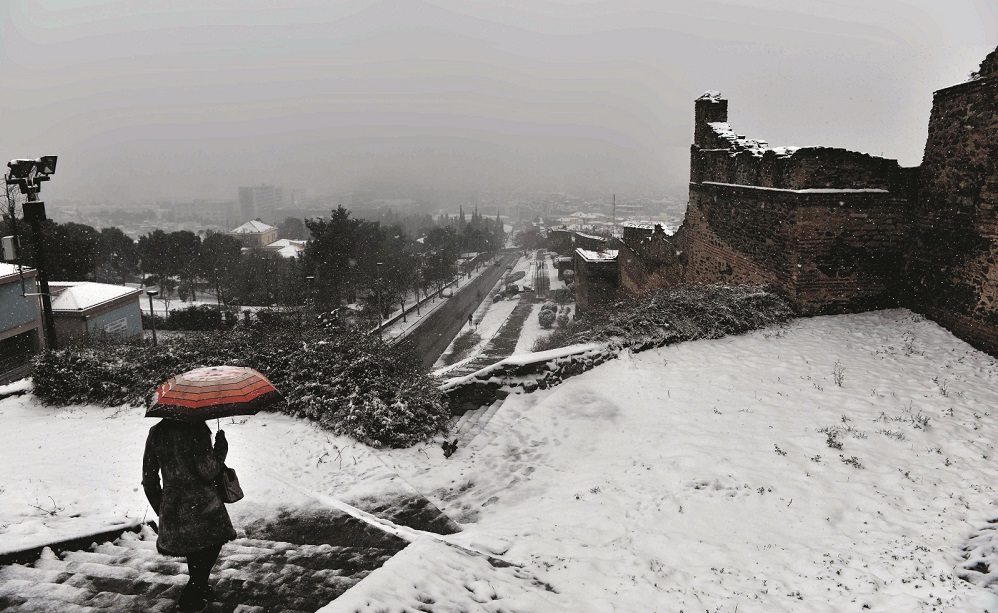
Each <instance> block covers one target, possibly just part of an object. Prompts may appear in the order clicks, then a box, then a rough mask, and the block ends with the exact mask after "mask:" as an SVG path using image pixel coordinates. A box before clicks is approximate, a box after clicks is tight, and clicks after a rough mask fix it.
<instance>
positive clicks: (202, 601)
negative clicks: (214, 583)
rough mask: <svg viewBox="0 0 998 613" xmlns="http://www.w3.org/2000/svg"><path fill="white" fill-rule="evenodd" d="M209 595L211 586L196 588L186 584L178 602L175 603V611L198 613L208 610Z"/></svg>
mask: <svg viewBox="0 0 998 613" xmlns="http://www.w3.org/2000/svg"><path fill="white" fill-rule="evenodd" d="M211 595H212V589H211V586H205V587H196V586H194V585H193V584H192V583H190V582H188V583H187V587H185V588H184V593H183V594H182V595H181V596H180V600H179V601H177V611H179V612H180V613H200V612H201V611H204V610H205V609H207V608H208V603H209V602H210V599H211Z"/></svg>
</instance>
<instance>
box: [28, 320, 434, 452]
mask: <svg viewBox="0 0 998 613" xmlns="http://www.w3.org/2000/svg"><path fill="white" fill-rule="evenodd" d="M221 364H232V365H236V366H249V367H250V368H255V369H256V370H259V371H260V372H262V373H263V374H264V375H266V376H267V378H268V379H270V381H271V383H273V384H274V386H275V387H276V388H277V389H278V390H280V391H281V393H282V394H284V397H285V400H286V402H285V403H282V404H281V405H279V406H278V407H277V408H278V409H279V410H281V411H283V412H285V413H288V414H290V415H295V416H299V417H305V418H308V419H312V420H315V421H317V422H319V423H320V424H321V425H322V426H323V427H325V428H328V429H330V430H333V431H334V432H336V433H338V434H345V435H348V436H352V437H354V438H356V439H358V440H360V441H362V442H364V443H366V444H369V445H372V446H389V447H405V446H409V445H413V444H415V443H418V442H420V441H423V440H425V439H427V438H429V437H430V436H432V435H434V434H436V433H437V432H439V431H441V430H442V429H443V428H444V427H445V424H446V420H447V417H448V413H447V411H446V409H445V407H444V405H443V404H442V402H441V399H440V392H439V391H438V390H437V388H436V381H435V380H434V379H432V378H431V377H429V376H427V375H425V374H424V373H422V372H421V371H420V370H419V369H418V364H419V360H416V359H414V358H413V357H412V356H411V355H410V353H409V352H408V351H407V350H405V349H401V348H398V347H395V346H390V345H385V344H384V343H383V342H382V341H381V340H380V339H378V338H376V337H371V336H367V335H364V334H356V333H346V332H341V331H337V330H322V329H314V330H306V331H301V332H288V331H287V330H284V331H280V330H270V329H266V328H252V329H244V330H239V329H237V330H236V331H233V332H228V333H202V334H192V335H186V336H183V337H177V338H176V339H170V340H169V341H167V342H163V343H161V344H160V345H159V346H158V347H147V346H143V345H99V344H95V345H87V346H82V347H73V348H67V349H61V350H58V351H46V352H43V353H42V354H40V355H39V356H38V357H37V358H36V359H35V372H34V384H35V394H36V396H37V397H38V398H40V399H41V400H43V401H44V402H46V403H49V404H56V405H66V404H78V403H79V404H82V403H90V404H102V405H107V406H113V405H118V404H125V403H128V404H133V405H143V404H146V403H148V402H149V400H150V399H151V397H152V393H153V391H154V390H155V387H156V385H158V384H159V383H160V382H162V381H165V380H166V379H168V378H170V377H172V376H174V375H176V374H178V373H181V372H184V371H187V370H190V369H192V368H197V367H200V366H214V365H221Z"/></svg>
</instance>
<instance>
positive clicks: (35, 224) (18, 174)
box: [4, 155, 58, 349]
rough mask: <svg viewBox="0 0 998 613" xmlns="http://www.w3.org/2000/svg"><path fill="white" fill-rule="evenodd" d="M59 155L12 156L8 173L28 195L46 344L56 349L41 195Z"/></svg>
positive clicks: (26, 211)
mask: <svg viewBox="0 0 998 613" xmlns="http://www.w3.org/2000/svg"><path fill="white" fill-rule="evenodd" d="M57 160H58V157H57V156H54V155H44V156H42V157H40V158H38V159H37V160H23V159H19V160H11V161H9V162H7V168H9V169H10V171H9V172H8V173H7V175H6V176H5V177H4V180H5V181H6V183H7V185H16V186H17V187H18V188H19V189H20V190H21V193H22V194H24V195H26V196H27V197H28V198H27V202H25V203H24V219H25V221H27V222H28V224H29V225H30V226H31V241H32V243H34V251H35V270H37V271H38V289H39V295H40V296H41V297H42V317H43V320H44V324H45V336H46V341H47V342H46V345H47V346H48V347H49V348H50V349H56V337H55V318H54V317H53V316H52V298H51V296H49V278H48V274H47V273H46V271H45V268H46V266H45V245H44V243H43V241H42V222H43V221H45V203H44V202H42V201H41V200H39V199H38V192H39V191H40V190H41V189H42V186H41V182H42V181H48V180H49V179H50V175H53V174H55V165H56V161H57Z"/></svg>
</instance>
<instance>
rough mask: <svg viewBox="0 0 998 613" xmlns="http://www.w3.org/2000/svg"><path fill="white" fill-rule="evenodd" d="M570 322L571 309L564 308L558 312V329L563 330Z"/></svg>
mask: <svg viewBox="0 0 998 613" xmlns="http://www.w3.org/2000/svg"><path fill="white" fill-rule="evenodd" d="M571 321H572V307H565V308H563V309H561V310H559V311H558V327H559V328H564V327H565V326H567V325H568V324H569V323H570V322H571Z"/></svg>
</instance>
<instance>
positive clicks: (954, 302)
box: [906, 49, 998, 353]
mask: <svg viewBox="0 0 998 613" xmlns="http://www.w3.org/2000/svg"><path fill="white" fill-rule="evenodd" d="M921 168H922V174H921V182H920V190H919V199H918V202H917V207H916V214H915V215H916V225H915V237H914V241H913V246H912V250H911V257H910V259H909V262H908V267H907V269H906V280H907V282H908V285H909V287H910V292H911V295H910V304H911V306H912V308H914V309H916V310H919V311H922V312H924V313H926V314H927V315H929V316H930V317H932V318H933V319H935V320H937V321H939V322H940V323H942V324H943V325H944V326H946V327H947V328H949V329H951V330H952V331H953V332H954V333H955V334H956V335H957V336H960V337H961V338H964V339H965V340H967V341H969V342H971V343H973V344H975V345H977V346H979V347H982V348H984V349H986V350H988V351H990V352H992V353H996V352H998V49H996V50H995V52H993V53H991V54H990V55H989V56H988V58H987V59H985V61H984V62H983V63H982V64H981V67H980V70H979V71H977V78H976V79H975V80H972V81H969V82H967V83H962V84H959V85H955V86H953V87H949V88H946V89H942V90H939V91H937V92H936V93H935V95H934V96H933V104H932V114H931V116H930V119H929V135H928V139H927V141H926V144H925V155H924V157H923V160H922V167H921Z"/></svg>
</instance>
